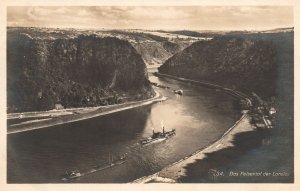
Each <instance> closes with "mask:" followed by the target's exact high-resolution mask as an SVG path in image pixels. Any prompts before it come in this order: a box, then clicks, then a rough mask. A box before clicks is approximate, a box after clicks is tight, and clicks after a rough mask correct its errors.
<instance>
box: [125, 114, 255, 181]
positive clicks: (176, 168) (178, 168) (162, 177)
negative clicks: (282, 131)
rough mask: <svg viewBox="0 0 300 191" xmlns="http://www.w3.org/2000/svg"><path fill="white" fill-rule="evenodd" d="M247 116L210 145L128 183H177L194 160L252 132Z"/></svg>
mask: <svg viewBox="0 0 300 191" xmlns="http://www.w3.org/2000/svg"><path fill="white" fill-rule="evenodd" d="M248 117H249V115H248V113H245V114H243V115H242V117H241V118H240V119H238V120H237V121H236V122H235V124H234V125H233V126H232V127H230V128H229V129H228V130H227V131H226V132H225V133H224V134H223V135H222V136H221V137H220V138H218V139H216V140H215V141H213V142H212V143H211V144H209V145H207V146H205V147H204V148H201V149H200V150H197V151H195V152H194V153H192V154H190V155H188V156H186V157H184V158H182V159H181V160H179V161H176V162H174V163H172V164H170V165H168V166H166V167H164V168H163V169H162V170H160V171H159V172H157V173H154V174H152V175H148V176H143V177H141V178H138V179H136V180H134V181H132V182H130V183H139V184H140V183H178V182H179V181H178V179H179V178H181V177H183V176H185V175H186V174H185V173H186V170H185V167H186V166H187V165H189V164H192V163H194V162H196V160H202V159H204V158H205V157H206V156H205V155H206V154H208V153H213V152H216V151H218V150H221V149H224V148H227V147H231V146H232V143H231V141H232V140H233V137H234V136H235V135H236V134H238V133H241V132H247V131H254V129H253V128H252V127H251V125H250V123H249V118H248Z"/></svg>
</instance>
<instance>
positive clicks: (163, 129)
mask: <svg viewBox="0 0 300 191" xmlns="http://www.w3.org/2000/svg"><path fill="white" fill-rule="evenodd" d="M161 128H162V133H163V134H165V126H164V123H163V122H162V121H161Z"/></svg>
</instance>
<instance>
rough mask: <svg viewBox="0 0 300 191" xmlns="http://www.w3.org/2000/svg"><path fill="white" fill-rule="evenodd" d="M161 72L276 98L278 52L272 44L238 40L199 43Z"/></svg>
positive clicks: (175, 58) (185, 51)
mask: <svg viewBox="0 0 300 191" xmlns="http://www.w3.org/2000/svg"><path fill="white" fill-rule="evenodd" d="M159 72H161V73H165V74H170V75H175V76H180V77H185V78H189V79H196V80H204V81H210V82H215V83H218V84H220V85H223V86H225V87H230V88H237V89H239V90H241V91H245V92H250V91H255V92H257V93H259V94H263V95H264V96H272V95H274V94H275V87H276V61H275V50H274V48H273V46H272V44H271V43H269V42H263V41H254V40H246V39H242V38H234V37H228V38H227V37H219V38H215V39H213V40H211V41H202V42H196V43H194V44H192V45H191V46H190V47H188V48H186V49H185V50H183V51H182V52H180V53H177V54H175V55H174V56H173V57H171V58H170V59H169V60H167V61H166V62H165V64H164V65H162V66H161V67H160V68H159Z"/></svg>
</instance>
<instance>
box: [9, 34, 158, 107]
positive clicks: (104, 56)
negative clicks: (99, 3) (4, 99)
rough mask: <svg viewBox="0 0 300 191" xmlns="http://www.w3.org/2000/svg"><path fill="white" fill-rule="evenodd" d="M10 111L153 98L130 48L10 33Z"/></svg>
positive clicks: (94, 39) (91, 39)
mask: <svg viewBox="0 0 300 191" xmlns="http://www.w3.org/2000/svg"><path fill="white" fill-rule="evenodd" d="M7 76H8V77H7V93H8V109H9V111H11V112H16V111H34V110H48V109H53V108H54V106H55V104H57V103H60V104H62V105H63V106H65V107H80V106H96V105H106V104H113V103H118V102H120V101H121V100H122V99H123V100H124V99H129V100H137V99H144V98H149V97H151V96H152V95H153V90H152V88H151V86H150V84H149V81H148V76H147V72H146V68H145V63H144V62H143V60H142V58H141V56H140V55H139V54H138V53H137V52H136V50H135V49H134V48H133V47H132V46H131V45H130V44H129V43H128V42H127V41H123V40H119V39H117V38H111V37H107V38H101V37H98V36H96V35H77V36H76V35H75V36H74V35H72V36H71V37H70V35H65V36H64V35H63V36H57V34H51V33H45V32H41V31H39V32H38V33H37V32H36V31H30V30H29V31H28V30H25V31H24V30H22V29H12V30H8V34H7Z"/></svg>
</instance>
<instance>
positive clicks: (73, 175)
mask: <svg viewBox="0 0 300 191" xmlns="http://www.w3.org/2000/svg"><path fill="white" fill-rule="evenodd" d="M125 162H126V154H124V155H122V156H121V157H119V158H118V159H117V160H113V156H112V155H110V154H109V159H108V164H106V165H99V166H96V167H94V168H92V169H89V170H86V171H84V172H79V170H73V171H70V172H68V171H66V173H65V174H64V175H63V176H62V179H61V180H63V181H69V180H72V179H76V178H79V177H82V176H86V175H88V174H92V173H94V172H97V171H101V170H105V169H108V168H112V167H114V166H117V165H121V164H123V163H125Z"/></svg>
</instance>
